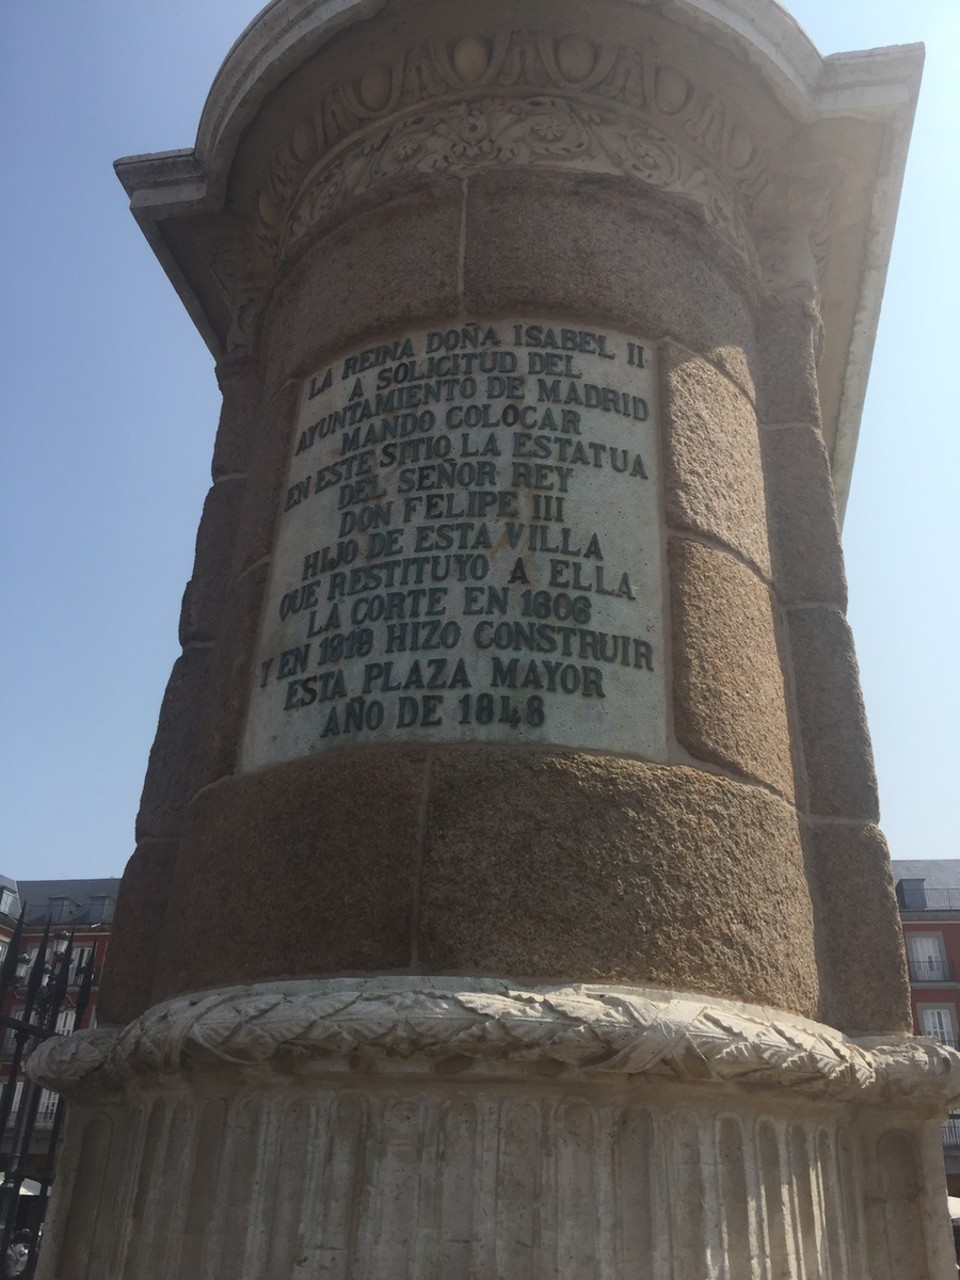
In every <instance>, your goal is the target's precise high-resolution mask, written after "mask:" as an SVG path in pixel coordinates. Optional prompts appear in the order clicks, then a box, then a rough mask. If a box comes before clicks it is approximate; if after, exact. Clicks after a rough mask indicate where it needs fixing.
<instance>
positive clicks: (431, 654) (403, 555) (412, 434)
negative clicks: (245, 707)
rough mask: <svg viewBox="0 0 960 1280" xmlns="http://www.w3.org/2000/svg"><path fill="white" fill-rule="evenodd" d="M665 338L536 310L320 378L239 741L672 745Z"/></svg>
mask: <svg viewBox="0 0 960 1280" xmlns="http://www.w3.org/2000/svg"><path fill="white" fill-rule="evenodd" d="M656 409H657V393H656V369H655V352H654V351H653V349H652V348H651V346H650V345H649V344H647V343H644V342H643V341H642V340H641V339H639V338H637V337H634V336H628V335H625V334H622V333H618V332H614V331H611V330H608V329H604V330H597V329H588V328H583V327H581V326H580V325H576V324H572V323H570V322H560V321H554V320H541V319H535V318H529V319H524V318H512V317H511V318H509V319H507V320H502V319H501V320H490V321H478V322H475V323H469V324H464V325H461V326H459V327H457V328H453V329H439V328H438V329H418V330H415V331H410V332H402V333H397V334H395V335H391V336H390V337H389V338H388V339H386V340H383V341H381V342H379V343H377V344H375V345H371V346H369V347H366V348H362V349H357V350H354V351H349V352H346V353H345V354H343V355H341V356H339V357H338V358H337V359H335V360H333V361H332V362H331V363H330V364H327V365H324V366H323V367H321V368H320V369H318V370H317V371H316V372H315V373H314V374H313V376H311V377H309V378H307V379H306V381H305V385H304V388H303V393H302V398H301V404H300V410H299V414H298V420H297V423H296V424H295V429H294V431H293V436H292V444H291V459H290V469H289V473H288V477H287V481H286V485H285V488H284V492H283V497H282V503H281V506H282V510H281V512H280V516H279V523H278V532H277V537H276V542H275V549H274V556H273V561H272V568H271V574H270V581H269V584H268V588H267V598H266V605H265V611H264V617H263V621H262V624H261V634H260V641H259V649H258V654H257V666H256V678H255V680H254V682H253V688H252V689H251V695H250V707H249V712H248V720H247V726H246V731H245V738H244V748H243V759H242V767H243V769H245V770H251V769H256V768H259V767H261V766H263V765H267V764H273V763H277V762H279V761H283V760H290V759H293V758H296V757H299V756H303V755H307V754H310V753H312V752H315V751H322V750H328V749H330V748H334V747H355V746H359V745H365V744H384V743H396V742H402V741H413V742H470V741H497V742H544V743H551V744H556V745H558V746H570V747H585V748H593V749H598V750H605V751H617V752H622V753H625V754H630V755H639V756H643V757H646V758H652V759H664V758H665V752H666V741H665V740H666V685H665V674H664V662H663V600H662V590H663V583H662V576H663V575H662V568H661V559H662V535H661V518H660V501H661V499H660V480H659V454H658V441H657V423H656Z"/></svg>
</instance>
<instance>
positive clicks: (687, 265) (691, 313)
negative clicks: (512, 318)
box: [464, 170, 755, 395]
mask: <svg viewBox="0 0 960 1280" xmlns="http://www.w3.org/2000/svg"><path fill="white" fill-rule="evenodd" d="M505 228H509V235H505V234H504V229H505ZM717 250H718V246H717V244H716V243H715V241H714V239H713V238H712V236H711V234H710V233H709V232H708V231H707V230H706V229H705V228H704V227H703V226H702V224H701V223H700V222H699V220H698V219H697V217H696V216H695V215H694V214H692V213H690V212H688V211H687V210H685V209H684V208H683V207H682V206H681V205H678V204H670V203H667V202H663V201H656V200H653V199H650V198H647V197H644V196H643V195H642V194H639V193H638V192H637V189H636V187H635V186H633V184H631V183H628V182H627V181H625V180H621V179H616V178H603V177H591V176H585V175H577V176H574V175H570V174H562V173H551V172H549V171H542V170H541V171H534V170H529V171H522V170H511V171H509V172H503V171H499V172H498V171H496V170H492V171H490V172H488V173H484V174H482V175H480V176H478V177H475V178H470V179H469V181H468V184H467V231H466V256H465V262H464V281H465V286H464V287H465V297H464V302H465V305H466V308H467V310H468V311H470V310H472V311H475V312H478V313H480V314H483V313H486V312H493V311H494V310H495V309H496V308H501V309H502V308H507V309H513V310H518V311H524V312H530V311H535V310H538V309H540V310H543V311H548V310H549V309H551V308H552V309H553V310H555V311H556V310H559V311H560V313H561V314H563V313H564V311H566V312H567V313H568V314H569V315H571V316H575V315H580V314H586V315H593V316H596V317H597V318H601V317H602V318H603V319H605V320H607V321H610V322H614V323H619V324H622V325H623V326H624V327H628V328H629V327H630V326H631V325H632V326H635V327H636V329H637V331H638V332H639V333H642V334H643V335H644V336H645V337H648V338H653V339H656V338H660V337H663V336H664V335H666V334H670V335H672V336H673V337H675V338H676V339H677V340H678V341H680V342H682V343H683V345H684V346H686V347H689V348H691V349H692V350H694V351H697V352H699V353H700V354H701V355H704V356H706V357H707V358H708V359H710V360H713V361H714V362H715V363H717V364H718V365H719V366H720V367H721V368H723V369H724V370H725V371H726V372H727V373H728V374H729V376H730V377H732V378H733V379H734V381H735V382H736V383H737V384H738V385H739V386H740V387H741V388H743V390H744V391H746V392H747V394H748V395H752V394H753V383H752V378H751V374H750V366H751V362H752V358H753V350H754V343H755V338H754V330H753V319H752V315H751V311H750V306H749V304H748V302H747V300H746V298H745V297H744V295H743V294H742V293H741V292H740V290H739V288H738V287H737V286H736V285H735V284H733V283H731V278H730V277H728V275H727V274H725V272H724V271H723V270H721V269H720V268H718V266H717V265H716V258H717Z"/></svg>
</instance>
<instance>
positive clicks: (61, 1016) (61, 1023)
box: [55, 1009, 76, 1036]
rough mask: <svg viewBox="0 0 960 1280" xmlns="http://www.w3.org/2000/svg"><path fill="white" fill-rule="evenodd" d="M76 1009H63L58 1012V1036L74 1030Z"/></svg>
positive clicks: (68, 1033)
mask: <svg viewBox="0 0 960 1280" xmlns="http://www.w3.org/2000/svg"><path fill="white" fill-rule="evenodd" d="M75 1013H76V1011H75V1010H74V1009H63V1010H62V1011H61V1012H60V1013H58V1014H57V1025H56V1028H55V1030H56V1034H57V1035H58V1036H68V1035H70V1033H71V1032H72V1031H73V1020H74V1017H75Z"/></svg>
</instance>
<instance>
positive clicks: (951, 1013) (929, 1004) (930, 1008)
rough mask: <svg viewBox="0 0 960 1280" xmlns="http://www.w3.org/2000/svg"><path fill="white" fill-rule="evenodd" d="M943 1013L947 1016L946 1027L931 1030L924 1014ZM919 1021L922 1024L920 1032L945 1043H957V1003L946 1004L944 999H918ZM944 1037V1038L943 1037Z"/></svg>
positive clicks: (945, 1019)
mask: <svg viewBox="0 0 960 1280" xmlns="http://www.w3.org/2000/svg"><path fill="white" fill-rule="evenodd" d="M927 1013H941V1014H945V1015H946V1017H945V1018H944V1019H943V1021H944V1022H945V1023H946V1029H945V1030H943V1031H940V1030H936V1031H931V1030H930V1029H929V1028H928V1027H927V1026H926V1025H925V1022H926V1019H925V1018H924V1014H927ZM917 1021H918V1022H919V1024H920V1034H921V1035H922V1036H929V1037H930V1038H932V1039H934V1040H940V1042H941V1044H943V1043H952V1044H956V1043H957V1009H956V1006H955V1005H952V1004H945V1003H944V1002H943V1001H942V1000H930V1001H926V1000H924V1001H919V1000H918V1001H917ZM941 1037H942V1038H941Z"/></svg>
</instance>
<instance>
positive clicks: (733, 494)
mask: <svg viewBox="0 0 960 1280" xmlns="http://www.w3.org/2000/svg"><path fill="white" fill-rule="evenodd" d="M660 389H661V396H662V400H663V411H664V412H663V416H664V440H665V443H666V448H665V451H664V483H665V490H666V516H667V524H668V525H669V526H671V527H673V528H675V529H682V530H689V531H691V532H693V533H703V534H707V535H708V536H709V537H711V538H716V539H717V540H718V541H720V542H724V543H726V544H727V545H728V546H730V547H733V548H734V549H735V550H737V551H739V552H740V554H741V555H743V556H744V557H746V559H748V560H750V561H751V562H752V563H753V564H755V565H756V566H757V567H758V568H759V569H760V570H761V571H762V572H763V573H764V574H769V572H770V550H769V545H768V537H767V514H766V502H765V499H764V487H763V467H762V464H761V461H760V444H759V440H758V437H757V420H756V415H755V414H754V411H753V406H752V405H751V404H750V402H749V400H747V398H746V397H745V396H744V395H743V393H742V392H741V391H739V390H738V389H737V388H736V386H735V385H734V384H733V383H731V382H730V380H729V379H728V378H726V377H724V376H723V375H722V374H721V373H718V372H717V370H716V369H715V368H714V367H713V365H711V364H708V363H707V361H705V360H704V359H702V358H701V357H698V356H695V355H693V354H691V353H690V352H689V351H684V350H683V348H682V347H678V346H677V345H676V344H675V343H673V342H665V343H664V344H663V345H662V347H661V348H660Z"/></svg>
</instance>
